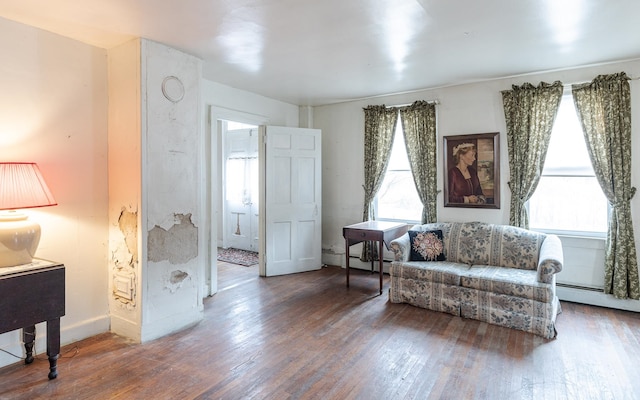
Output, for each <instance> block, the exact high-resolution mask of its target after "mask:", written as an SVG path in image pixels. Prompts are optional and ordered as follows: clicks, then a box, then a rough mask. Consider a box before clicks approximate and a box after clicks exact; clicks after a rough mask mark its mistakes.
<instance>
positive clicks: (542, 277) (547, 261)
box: [537, 235, 564, 283]
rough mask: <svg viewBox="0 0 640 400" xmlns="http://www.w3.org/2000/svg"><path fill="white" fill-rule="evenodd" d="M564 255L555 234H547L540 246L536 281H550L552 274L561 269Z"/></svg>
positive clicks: (551, 280)
mask: <svg viewBox="0 0 640 400" xmlns="http://www.w3.org/2000/svg"><path fill="white" fill-rule="evenodd" d="M563 261H564V256H563V254H562V242H561V241H560V238H558V236H556V235H547V237H546V238H545V239H544V242H542V246H541V247H540V257H539V259H538V274H537V277H538V282H543V283H551V282H553V275H554V274H557V273H558V272H560V271H562V263H563Z"/></svg>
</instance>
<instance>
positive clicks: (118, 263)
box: [111, 207, 138, 310]
mask: <svg viewBox="0 0 640 400" xmlns="http://www.w3.org/2000/svg"><path fill="white" fill-rule="evenodd" d="M118 227H119V228H120V232H122V236H123V239H124V240H123V242H121V243H119V244H118V245H117V247H116V249H115V250H113V251H112V252H111V259H112V260H113V263H114V265H115V269H114V272H113V282H112V288H113V290H112V294H113V297H114V298H115V299H116V300H117V301H119V302H120V304H121V306H122V307H126V308H127V309H129V310H130V309H133V308H135V306H136V283H135V282H136V269H135V267H136V264H137V263H138V212H137V211H133V212H131V211H127V209H126V208H125V207H122V211H121V212H120V216H119V217H118Z"/></svg>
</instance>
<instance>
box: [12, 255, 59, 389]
mask: <svg viewBox="0 0 640 400" xmlns="http://www.w3.org/2000/svg"><path fill="white" fill-rule="evenodd" d="M64 276H65V268H64V265H63V264H61V263H57V262H53V261H47V260H39V259H34V260H33V262H32V263H30V264H25V265H19V266H16V267H4V268H0V333H5V332H9V331H13V330H16V329H22V335H23V341H24V347H25V350H26V358H25V363H26V364H31V363H32V362H33V359H34V358H33V345H34V343H35V337H36V327H35V325H36V324H38V323H40V322H46V323H47V357H48V358H49V379H55V378H56V377H57V376H58V370H57V364H58V357H59V355H60V317H62V316H63V315H64V312H65V282H64Z"/></svg>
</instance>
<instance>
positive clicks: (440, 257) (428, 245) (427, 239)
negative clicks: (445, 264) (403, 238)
mask: <svg viewBox="0 0 640 400" xmlns="http://www.w3.org/2000/svg"><path fill="white" fill-rule="evenodd" d="M409 243H410V244H411V252H410V254H409V261H444V260H445V256H444V242H443V241H442V231H441V230H433V231H409Z"/></svg>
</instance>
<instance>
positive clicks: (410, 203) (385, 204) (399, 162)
mask: <svg viewBox="0 0 640 400" xmlns="http://www.w3.org/2000/svg"><path fill="white" fill-rule="evenodd" d="M376 205H377V208H376V210H377V212H376V216H377V218H378V219H397V220H403V221H420V219H421V215H422V202H420V198H419V197H418V192H417V191H416V186H415V184H414V182H413V175H412V174H411V166H410V165H409V157H408V156H407V149H406V147H405V144H404V134H403V133H402V124H401V123H400V121H398V123H397V125H396V131H395V133H394V136H393V145H392V147H391V156H390V158H389V165H388V166H387V173H386V175H385V177H384V179H383V181H382V185H381V186H380V190H379V191H378V193H377V195H376Z"/></svg>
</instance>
